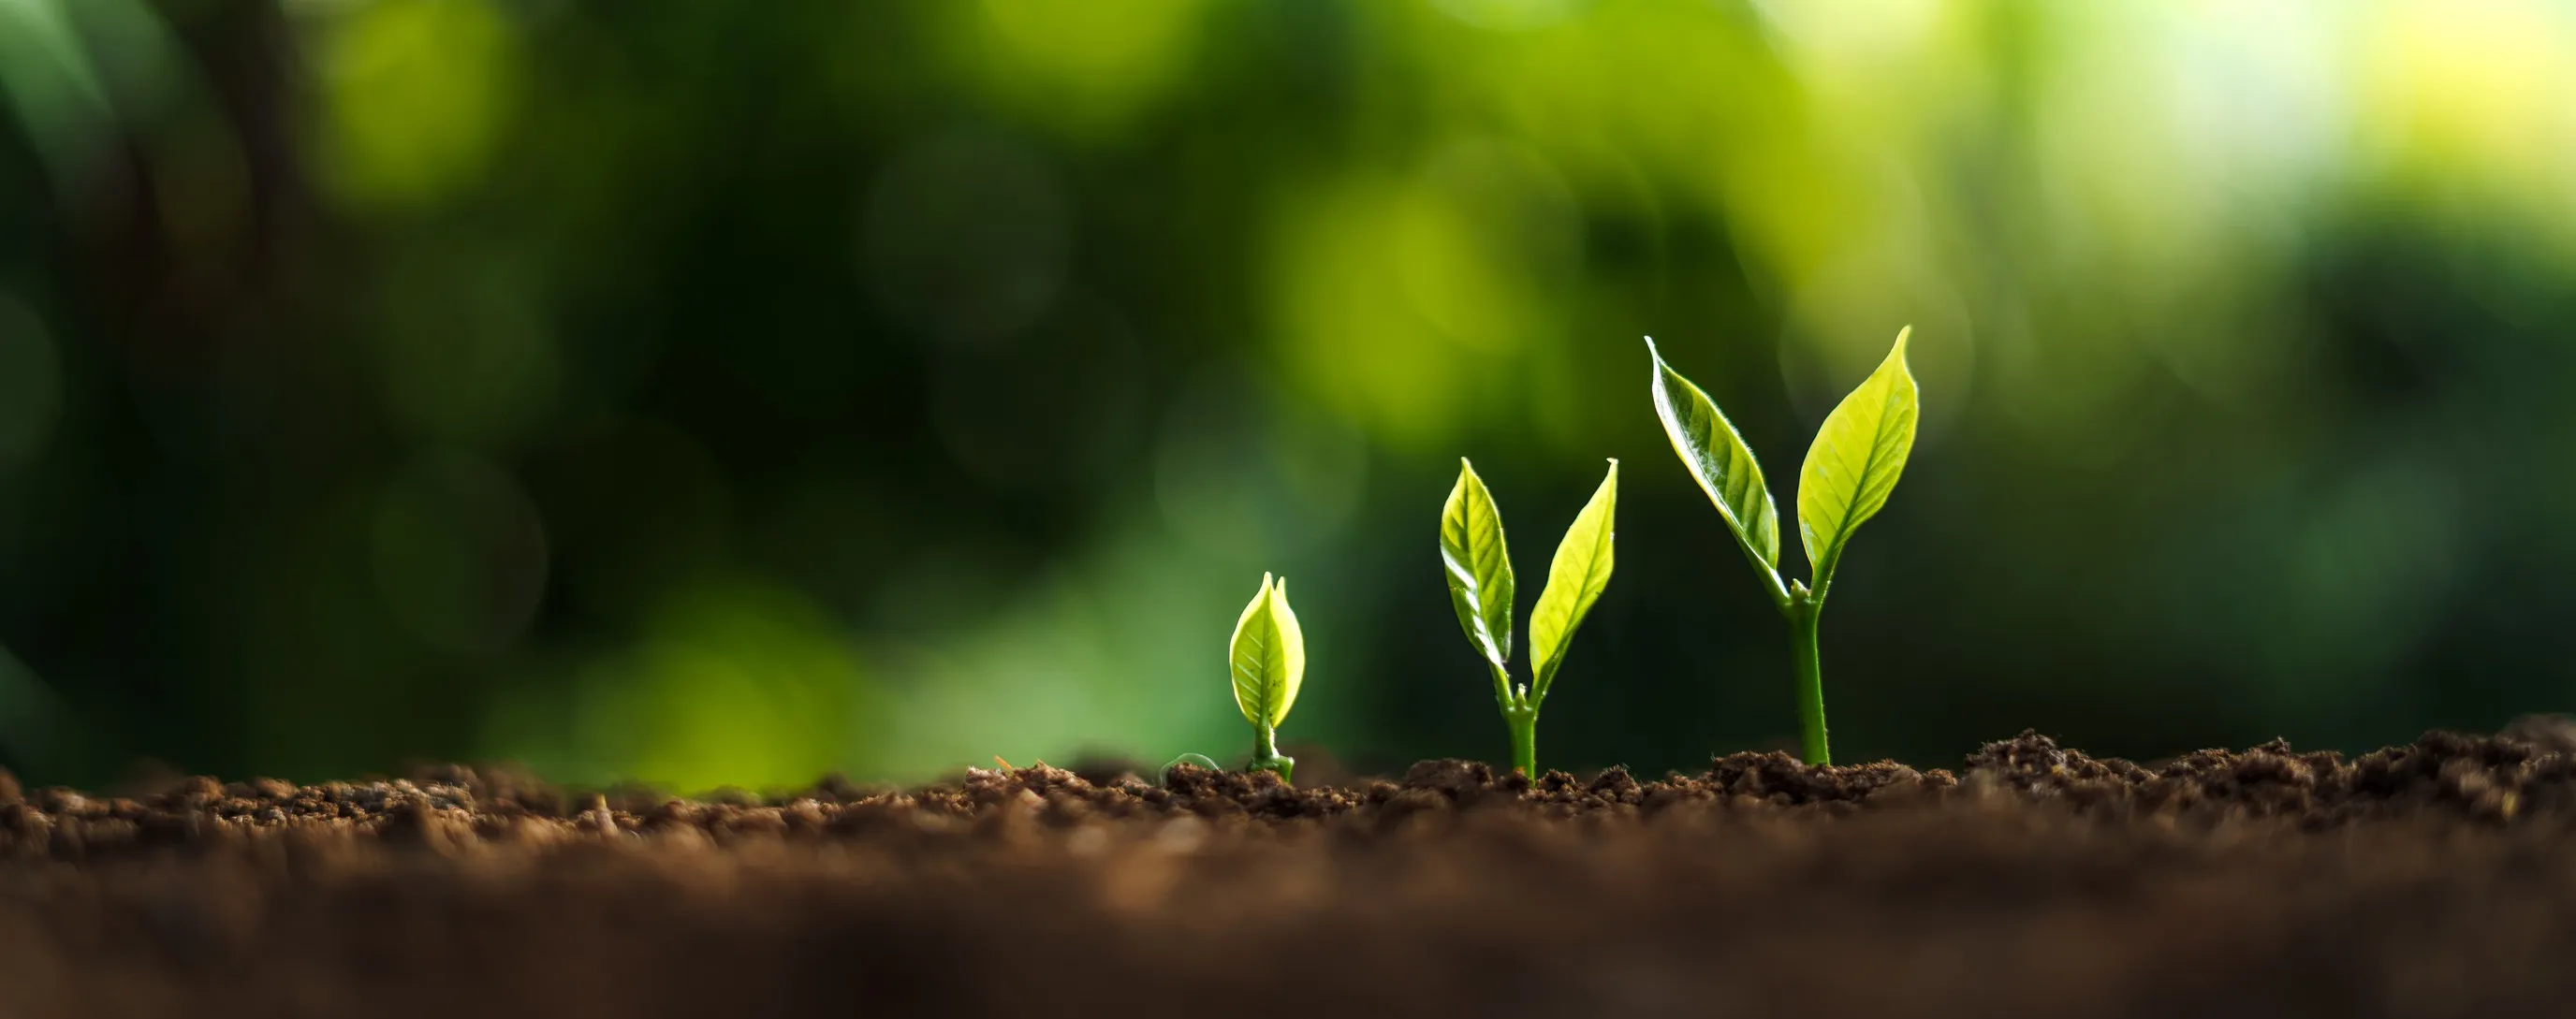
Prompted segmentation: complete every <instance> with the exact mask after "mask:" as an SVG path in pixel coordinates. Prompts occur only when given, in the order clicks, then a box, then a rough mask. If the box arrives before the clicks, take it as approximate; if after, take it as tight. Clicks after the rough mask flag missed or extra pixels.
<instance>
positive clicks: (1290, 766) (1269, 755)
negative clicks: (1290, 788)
mask: <svg viewBox="0 0 2576 1019" xmlns="http://www.w3.org/2000/svg"><path fill="white" fill-rule="evenodd" d="M1244 770H1246V771H1275V772H1278V773H1279V781H1281V782H1283V783H1285V782H1287V781H1288V776H1289V774H1290V773H1291V772H1294V771H1296V770H1297V759H1296V758H1294V757H1290V756H1288V755H1286V754H1283V753H1280V752H1279V730H1278V729H1277V728H1276V727H1274V726H1271V725H1268V724H1262V725H1256V726H1253V727H1252V763H1250V764H1247V765H1244Z"/></svg>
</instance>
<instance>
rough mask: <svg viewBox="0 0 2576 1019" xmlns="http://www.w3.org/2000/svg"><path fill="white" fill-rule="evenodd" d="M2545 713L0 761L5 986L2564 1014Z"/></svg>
mask: <svg viewBox="0 0 2576 1019" xmlns="http://www.w3.org/2000/svg"><path fill="white" fill-rule="evenodd" d="M2571 751H2576V728H2571V727H2570V726H2568V725H2567V724H2566V723H2563V722H2557V721H2551V720H2541V721H2535V722H2529V723H2518V724H2517V725H2516V726H2515V727H2514V728H2512V729H2510V730H2508V731H2507V732H2506V733H2504V734H2500V735H2497V736H2491V737H2472V736H2460V735H2452V734H2443V733H2435V734H2431V735H2428V736H2426V737H2425V738H2424V739H2423V740H2421V741H2419V742H2417V743H2415V744H2413V745H2410V746H2405V747H2395V748H2390V749H2387V750H2381V751H2377V752H2374V753H2371V754H2367V755H2364V756H2361V757H2359V758H2355V759H2350V760H2346V759H2344V758H2342V757H2339V756H2337V755H2335V754H2330V753H2316V754H2301V753H2293V752H2291V751H2290V750H2289V749H2288V748H2287V747H2285V746H2281V745H2279V744H2274V745H2270V746H2265V747H2258V748H2255V749H2253V750H2249V751H2245V752H2241V753H2239V752H2222V751H2209V752H2202V753H2196V754H2192V755H2189V756H2185V757H2181V758H2177V759H2175V760H2172V761H2169V762H2163V763H2160V764H2157V765H2155V766H2152V767H2150V766H2141V765H2136V764H2131V763H2129V762H2126V761H2119V760H2097V759H2094V758H2089V757H2086V756H2084V755H2083V754H2080V753H2077V752H2074V751H2070V750H2065V749H2063V748H2060V747H2058V746H2057V745H2056V744H2054V743H2052V742H2050V741H2049V740H2047V739H2044V738H2041V737H2039V736H2036V735H2030V734H2025V735H2023V736H2021V737H2020V738H2017V739H2013V740H2008V741H2005V742H2001V743H1995V744H1992V745H1989V746H1987V747H1985V748H1984V749H1982V750H1980V751H1979V752H1977V753H1976V754H1975V755H1973V756H1971V757H1969V758H1968V759H1967V760H1966V761H1965V762H1964V763H1963V765H1962V766H1961V767H1959V768H1958V769H1956V770H1928V771H1917V770H1914V769H1912V768H1908V767H1904V766H1901V765H1894V764H1870V765H1860V766H1854V767H1835V768H1808V767H1805V766H1802V765H1800V764H1798V763H1796V762H1795V761H1793V760H1791V759H1790V758H1788V757H1786V756H1783V755H1779V754H1761V755H1756V754H1742V755H1736V756H1731V757H1725V758H1720V759H1718V760H1716V761H1714V762H1712V764H1711V766H1710V768H1709V770H1708V771H1707V772H1705V773H1703V774H1698V775H1675V776H1669V777H1667V778H1664V779H1660V780H1651V781H1648V780H1641V779H1639V778H1637V777H1635V776H1631V775H1629V774H1628V773H1626V772H1624V771H1620V770H1616V769H1614V770H1611V771H1608V772H1604V773H1601V774H1599V775H1596V776H1590V777H1574V776H1568V775H1564V774H1561V773H1552V774H1549V775H1546V776H1544V777H1542V778H1541V779H1539V780H1537V781H1536V782H1531V781H1529V780H1526V779H1523V778H1521V777H1519V776H1514V775H1504V776H1497V775H1495V774H1494V773H1493V772H1492V770H1491V769H1490V768H1488V767H1487V766H1486V765H1483V764H1475V763H1466V762H1457V761H1428V762H1424V763H1422V764H1419V765H1416V766H1415V767H1414V768H1413V769H1412V770H1411V772H1410V773H1408V774H1407V775H1405V776H1404V778H1403V779H1402V780H1400V781H1367V782H1358V783H1354V784H1351V785H1347V786H1338V787H1316V788H1302V787H1301V788H1288V787H1285V786H1282V785H1280V784H1279V783H1278V782H1277V781H1276V780H1275V779H1273V778H1272V777H1271V776H1269V775H1267V774H1263V775H1255V776H1249V777H1247V776H1244V775H1238V774H1225V773H1213V772H1206V771H1200V770H1197V769H1191V768H1183V769H1178V770H1176V771H1175V772H1174V773H1173V774H1171V775H1170V776H1168V783H1167V785H1163V786H1158V785H1156V784H1154V783H1152V782H1150V781H1145V780H1140V779H1139V778H1137V777H1136V776H1135V775H1133V774H1120V773H1118V770H1117V769H1116V768H1115V767H1113V766H1102V767H1098V768H1090V767H1086V768H1080V769H1076V770H1073V771H1067V770H1060V769H1055V768H1047V767H1032V768H1027V769H1018V770H992V771H982V770H977V771H969V772H967V773H966V774H965V775H964V776H963V778H962V779H960V780H958V781H956V782H953V783H949V784H942V785H936V786H931V787H927V788H922V789H914V790H894V789H867V788H854V787H851V786H849V785H847V784H846V783H840V782H833V781H827V782H825V783H823V784H821V785H819V786H817V787H815V788H813V789H809V790H804V791H801V792H798V793H795V794H791V795H785V796H771V797H765V798H754V797H748V796H734V797H730V798H725V797H719V798H717V799H714V800H676V799H669V798H665V797H661V796H656V795H653V794H651V793H649V792H645V791H641V790H612V791H609V792H607V793H605V794H585V793H573V792H568V791H565V790H560V789H556V788H553V787H550V786H546V785H543V784H540V783H536V782H533V781H530V780H527V779H525V778H523V777H518V776H513V775H510V774H508V773H503V772H480V773H478V772H476V771H474V770H470V769H466V768H461V767H441V768H434V769H429V770H426V771H423V772H422V773H420V774H417V775H414V776H413V777H412V778H410V779H408V780H403V781H389V782H369V783H333V784H328V785H320V786H305V787H296V786H291V785H288V784H286V783H282V782H275V781H256V782H247V783H234V784H222V783H218V782H216V781H214V780H212V779H204V778H199V779H190V780H187V781H185V782H182V783H179V784H177V785H176V786H175V787H174V788H170V789H168V790H165V791H163V792H160V793H157V794H153V795H146V796H138V797H131V798H113V799H111V798H101V797H95V796H89V795H83V794H81V793H77V792H73V791H69V790H61V789H50V790H41V791H22V790H20V789H19V788H17V785H16V783H15V782H13V781H11V780H9V779H8V778H7V776H6V775H5V773H0V1017H6V1019H19V1017H53V1016H84V1017H86V1016H154V1017H158V1016H190V1017H229V1016H263V1017H267V1016H283V1017H295V1016H440V1017H452V1016H616V1017H658V1016H728V1017H756V1016H773V1015H791V1016H801V1015H835V1016H844V1015H846V1016H859V1015H865V1016H1010V1017H1053V1016H1089V1015H1121V1016H1147V1017H1153V1016H1175V1017H1182V1016H1186V1017H1192V1019H1211V1017H1213V1019H1260V1017H1271V1016H1279V1017H1299V1019H1351V1017H1360V1016H1447V1015H1459V1016H1476V1017H1487V1019H1491V1017H1515V1016H1568V1017H1593V1016H1736V1015H1741V1016H1795V1017H1799V1019H1816V1017H1837V1016H1875V1015H1905V1016H1962V1017H1966V1016H1974V1017H1980V1019H1992V1017H2012V1016H2138V1017H2159V1019H2162V1017H2201V1016H2210V1017H2225V1016H2262V1017H2266V1019H2278V1017H2284V1016H2311V1015H2314V1016H2337V1017H2352V1016H2508V1015H2534V1016H2536V1015H2556V1014H2565V1013H2566V1012H2567V1010H2568V1009H2569V1008H2570V1007H2571V1006H2570V1005H2569V1002H2570V1001H2571V1000H2576V756H2571Z"/></svg>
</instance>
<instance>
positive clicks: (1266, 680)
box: [1229, 573, 1306, 727]
mask: <svg viewBox="0 0 2576 1019" xmlns="http://www.w3.org/2000/svg"><path fill="white" fill-rule="evenodd" d="M1229 657H1230V661H1231V668H1232V671H1233V673H1234V706H1235V707H1236V708H1238V709H1240V710H1241V711H1242V712H1243V717H1244V720H1245V721H1248V722H1251V723H1252V724H1254V725H1268V726H1272V727H1276V726H1278V725H1279V724H1280V723H1281V722H1285V721H1287V720H1288V709H1289V708H1290V707H1291V706H1293V705H1295V704H1296V703H1297V686H1298V684H1299V683H1301V682H1303V681H1304V680H1305V678H1306V634H1305V632H1304V631H1303V630H1300V629H1299V628H1298V626H1297V613H1296V611H1295V610H1293V609H1290V608H1289V607H1288V581H1287V579H1286V578H1281V579H1280V580H1278V581H1277V582H1276V583H1273V582H1272V580H1271V579H1270V575H1269V574H1267V573H1264V574H1262V575H1261V590H1260V591H1259V592H1257V593H1255V594H1254V595H1253V596H1252V602H1251V604H1248V605H1245V606H1244V607H1243V616H1242V618H1240V619H1237V620H1235V623H1234V641H1233V646H1232V648H1231V654H1230V656H1229Z"/></svg>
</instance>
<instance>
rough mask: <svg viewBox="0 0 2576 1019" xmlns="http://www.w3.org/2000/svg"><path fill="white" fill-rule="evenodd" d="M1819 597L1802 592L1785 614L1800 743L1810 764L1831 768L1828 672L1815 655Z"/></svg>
mask: <svg viewBox="0 0 2576 1019" xmlns="http://www.w3.org/2000/svg"><path fill="white" fill-rule="evenodd" d="M1824 609H1825V602H1824V599H1823V598H1822V597H1820V596H1817V595H1813V594H1808V593H1805V592H1803V591H1802V592H1799V593H1798V595H1797V597H1795V598H1794V599H1792V600H1791V602H1790V604H1789V606H1788V607H1787V608H1786V609H1784V610H1782V611H1783V612H1784V614H1786V615H1787V616H1788V617H1789V648H1790V651H1791V652H1792V653H1794V654H1795V655H1796V656H1797V661H1798V742H1799V745H1800V747H1801V748H1802V749H1803V750H1804V751H1805V754H1806V758H1807V763H1809V764H1832V763H1834V759H1833V754H1832V753H1831V752H1830V751H1829V750H1828V749H1827V748H1826V745H1825V672H1824V662H1823V661H1822V660H1821V659H1820V658H1819V657H1818V656H1817V653H1816V620H1817V618H1818V617H1819V616H1822V615H1823V614H1824Z"/></svg>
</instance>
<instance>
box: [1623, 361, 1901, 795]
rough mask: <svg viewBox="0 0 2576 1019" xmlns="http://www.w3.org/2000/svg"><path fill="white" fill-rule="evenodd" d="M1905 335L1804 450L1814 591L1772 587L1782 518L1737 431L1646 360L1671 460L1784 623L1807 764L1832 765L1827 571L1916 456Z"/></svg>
mask: <svg viewBox="0 0 2576 1019" xmlns="http://www.w3.org/2000/svg"><path fill="white" fill-rule="evenodd" d="M1912 332H1913V330H1912V328H1911V327H1909V328H1907V329H1905V330H1901V331H1899V332H1898V333H1897V334H1896V348H1895V349H1894V350H1891V351H1889V352H1888V355H1887V359H1886V360H1885V361H1883V362H1881V363H1880V364H1879V366H1878V370H1877V371H1874V372H1871V373H1870V376H1869V378H1868V379H1866V380H1863V381H1862V382H1861V384H1860V388H1858V389H1854V390H1852V392H1851V395H1849V396H1845V397H1843V401H1842V403H1840V404H1838V405H1836V406H1835V407H1834V411H1833V413H1832V414H1829V415H1826V416H1825V425H1824V427H1823V428H1821V429H1819V430H1818V431H1817V432H1816V440H1815V443H1814V444H1813V445H1811V446H1809V447H1807V462H1806V465H1805V466H1804V467H1802V468H1800V470H1799V472H1798V540H1799V543H1800V544H1802V545H1805V546H1806V548H1807V562H1808V564H1809V565H1810V566H1811V567H1812V568H1813V570H1814V576H1815V586H1814V587H1813V588H1810V587H1809V586H1808V585H1806V584H1805V583H1801V582H1798V581H1789V582H1787V583H1785V584H1784V583H1782V582H1781V579H1780V511H1779V510H1778V509H1777V508H1775V507H1774V506H1773V505H1772V503H1771V491H1770V489H1768V488H1765V487H1764V486H1763V484H1762V465H1761V464H1759V463H1756V462H1754V459H1753V450H1752V449H1751V448H1750V447H1747V446H1746V445H1745V444H1744V437H1743V436H1741V435H1738V434H1736V432H1735V426H1734V425H1733V424H1731V423H1729V422H1728V421H1727V420H1726V415H1725V414H1724V413H1722V412H1720V411H1719V410H1718V409H1717V404H1716V403H1714V402H1712V401H1710V400H1709V398H1708V394H1706V393H1703V392H1700V389H1699V387H1698V386H1694V385H1692V384H1691V383H1690V380H1689V379H1686V378H1683V377H1682V376H1681V373H1679V372H1676V371H1674V370H1673V369H1672V366H1671V365H1668V364H1665V363H1664V356H1663V354H1662V353H1660V352H1658V351H1657V350H1656V349H1655V339H1654V337H1651V336H1649V337H1647V338H1646V353H1647V355H1648V356H1650V357H1652V358H1653V359H1654V362H1655V378H1654V398H1655V414H1656V416H1657V417H1659V418H1662V419H1663V423H1664V434H1665V435H1666V436H1668V437H1670V438H1671V439H1672V442H1673V453H1674V455H1676V456H1679V457H1681V460H1682V464H1683V465H1684V466H1686V467H1688V468H1690V472H1691V476H1692V477H1694V478H1697V479H1698V480H1699V487H1700V488H1701V489H1702V490H1704V491H1706V492H1707V493H1708V499H1709V501H1710V502H1713V503H1716V504H1717V512H1718V515H1719V516H1721V517H1724V518H1725V519H1726V526H1727V529H1728V530H1731V531H1733V532H1735V542H1736V544H1737V545H1739V546H1742V547H1743V549H1744V557H1745V558H1746V559H1748V560H1750V561H1751V562H1752V563H1753V568H1754V571H1755V572H1756V573H1758V574H1760V575H1761V578H1762V581H1763V584H1764V588H1765V590H1767V591H1769V592H1770V594H1771V601H1772V602H1773V604H1775V605H1777V606H1779V609H1780V614H1781V616H1782V617H1783V618H1785V619H1787V620H1788V622H1789V642H1790V647H1791V650H1792V653H1793V654H1794V655H1795V657H1796V661H1797V681H1798V691H1797V692H1798V729H1799V737H1800V744H1801V746H1802V748H1803V750H1804V751H1805V756H1806V759H1807V763H1809V764H1830V763H1832V754H1831V752H1830V748H1829V747H1828V746H1827V745H1826V741H1825V690H1824V676H1823V665H1822V663H1821V662H1820V661H1819V659H1818V657H1817V653H1816V618H1817V616H1818V615H1819V614H1820V613H1822V612H1823V611H1824V607H1825V596H1826V595H1828V594H1831V593H1832V592H1833V584H1834V568H1835V567H1836V566H1838V565H1840V564H1841V562H1842V557H1843V548H1844V546H1846V545H1848V544H1849V543H1850V542H1851V537H1852V534H1853V532H1855V531H1858V530H1860V525H1861V524H1862V523H1864V522H1866V521H1867V520H1869V518H1870V517H1872V516H1874V515H1876V514H1877V513H1878V511H1879V509H1880V508H1881V507H1884V506H1886V505H1887V497H1888V494H1889V493H1890V492H1893V491H1895V489H1896V479H1897V476H1898V475H1901V474H1903V473H1904V472H1905V460H1906V457H1908V456H1909V455H1911V454H1912V452H1913V449H1914V423H1915V418H1916V416H1917V415H1916V392H1915V385H1914V373H1913V372H1912V371H1911V370H1909V369H1908V368H1907V367H1906V364H1905V339H1906V337H1907V336H1908V335H1910V334H1911V333H1912Z"/></svg>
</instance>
